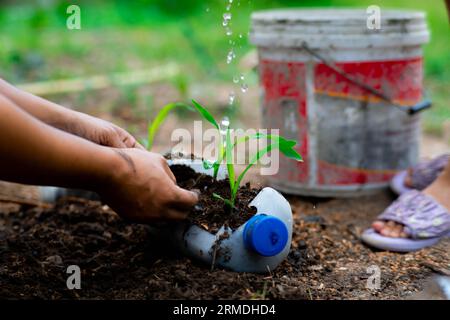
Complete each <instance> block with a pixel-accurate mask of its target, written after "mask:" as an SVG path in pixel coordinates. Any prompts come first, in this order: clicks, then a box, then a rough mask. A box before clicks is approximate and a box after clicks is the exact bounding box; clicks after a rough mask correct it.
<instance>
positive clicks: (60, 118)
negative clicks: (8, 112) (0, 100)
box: [0, 79, 77, 132]
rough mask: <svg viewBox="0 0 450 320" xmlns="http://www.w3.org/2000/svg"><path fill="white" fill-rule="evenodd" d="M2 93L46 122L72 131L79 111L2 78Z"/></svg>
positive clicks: (0, 82)
mask: <svg viewBox="0 0 450 320" xmlns="http://www.w3.org/2000/svg"><path fill="white" fill-rule="evenodd" d="M0 95H3V96H5V97H7V98H8V99H9V100H11V101H12V102H13V103H14V104H15V105H16V106H18V107H19V108H21V109H23V110H24V111H26V112H28V113H29V114H31V115H33V116H34V117H36V118H37V119H39V120H41V121H43V122H45V123H46V124H48V125H50V126H52V127H55V128H58V129H61V130H64V131H68V132H71V130H70V129H71V128H68V127H67V126H70V124H71V123H73V121H71V120H72V119H71V118H74V117H76V114H77V112H75V111H72V110H70V109H68V108H65V107H62V106H60V105H58V104H56V103H53V102H51V101H48V100H45V99H43V98H41V97H38V96H35V95H33V94H31V93H28V92H25V91H22V90H20V89H18V88H16V87H14V86H13V85H11V84H9V83H8V82H6V81H4V80H3V79H0Z"/></svg>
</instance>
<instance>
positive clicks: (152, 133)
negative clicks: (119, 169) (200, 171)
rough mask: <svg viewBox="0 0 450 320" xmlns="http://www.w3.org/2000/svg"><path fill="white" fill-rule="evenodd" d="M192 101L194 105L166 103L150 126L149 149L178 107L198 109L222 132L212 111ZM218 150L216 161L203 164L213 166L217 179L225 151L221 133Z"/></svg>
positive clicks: (208, 167) (207, 166) (207, 167)
mask: <svg viewBox="0 0 450 320" xmlns="http://www.w3.org/2000/svg"><path fill="white" fill-rule="evenodd" d="M192 103H193V107H192V106H190V105H188V104H185V103H169V104H168V105H166V106H165V107H163V108H162V109H161V111H160V112H159V113H158V114H157V115H156V117H155V119H154V120H153V122H152V123H151V124H150V125H149V126H148V138H147V149H148V150H151V148H152V147H153V142H154V139H155V135H156V133H157V132H158V129H159V127H160V126H161V124H162V123H163V122H164V120H166V118H167V117H168V116H169V114H170V112H171V111H172V110H174V109H176V108H185V109H188V110H191V111H197V112H198V113H199V114H200V115H201V116H202V117H203V119H205V120H206V121H208V122H209V123H211V124H212V125H213V127H214V128H215V129H217V130H218V131H219V132H220V125H219V124H218V123H217V121H216V120H215V119H214V117H213V116H212V115H211V113H210V112H209V111H208V110H206V109H205V108H204V107H203V106H202V105H200V104H199V103H198V102H197V101H195V100H192ZM217 150H218V154H219V156H218V157H217V158H218V159H217V160H216V161H214V163H210V162H209V161H207V160H205V161H204V162H203V166H204V167H205V169H211V168H213V177H214V179H217V174H218V172H219V168H220V163H221V162H222V160H221V158H220V155H222V153H223V142H222V137H221V135H219V140H218V142H217Z"/></svg>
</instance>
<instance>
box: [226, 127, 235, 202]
mask: <svg viewBox="0 0 450 320" xmlns="http://www.w3.org/2000/svg"><path fill="white" fill-rule="evenodd" d="M225 150H226V151H225V154H226V162H227V171H228V180H229V181H230V190H233V189H234V183H235V181H234V165H233V144H232V143H231V130H230V129H227V138H226V144H225ZM232 202H233V200H232Z"/></svg>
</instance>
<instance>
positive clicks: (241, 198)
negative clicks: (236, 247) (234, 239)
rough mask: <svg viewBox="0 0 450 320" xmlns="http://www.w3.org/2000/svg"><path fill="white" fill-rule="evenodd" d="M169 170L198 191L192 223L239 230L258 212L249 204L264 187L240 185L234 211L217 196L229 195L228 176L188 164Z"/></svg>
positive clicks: (185, 186) (188, 186)
mask: <svg viewBox="0 0 450 320" xmlns="http://www.w3.org/2000/svg"><path fill="white" fill-rule="evenodd" d="M170 169H171V170H172V172H173V173H174V175H175V177H176V178H177V184H178V185H179V186H180V187H182V188H185V189H188V190H198V191H199V202H198V204H197V205H196V206H195V207H194V208H193V209H192V210H191V211H190V212H189V215H188V219H189V220H190V221H191V222H192V223H194V224H196V225H199V226H202V227H203V228H205V229H206V230H208V231H210V232H212V233H215V232H217V231H218V229H219V228H220V227H221V226H223V225H225V226H228V227H230V228H232V229H236V228H238V227H239V226H241V225H242V224H243V223H245V222H246V221H247V220H248V219H250V218H251V217H252V216H253V215H254V214H255V213H256V208H254V207H249V204H250V202H251V201H252V200H253V198H255V196H256V195H257V194H258V192H259V191H260V190H261V189H256V188H252V187H251V186H250V183H247V184H245V185H243V186H241V187H240V188H239V191H238V193H237V197H236V202H235V208H234V209H233V210H231V209H230V207H229V206H228V205H226V204H225V203H224V202H223V201H222V200H220V199H217V198H215V197H214V194H218V195H220V196H221V197H222V198H224V199H229V198H230V185H229V181H228V179H224V180H214V178H213V177H211V176H209V175H205V174H200V173H197V172H195V171H194V170H193V169H191V168H190V167H188V166H185V165H172V166H170Z"/></svg>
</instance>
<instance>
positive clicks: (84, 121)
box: [61, 112, 144, 150]
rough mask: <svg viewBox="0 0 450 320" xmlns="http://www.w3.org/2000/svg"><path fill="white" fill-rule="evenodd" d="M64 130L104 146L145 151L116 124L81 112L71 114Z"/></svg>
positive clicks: (63, 126)
mask: <svg viewBox="0 0 450 320" xmlns="http://www.w3.org/2000/svg"><path fill="white" fill-rule="evenodd" d="M61 127H62V129H63V130H64V131H67V132H69V133H72V134H75V135H77V136H79V137H82V138H85V139H87V140H90V141H92V142H94V143H97V144H100V145H102V146H107V147H113V148H138V149H143V150H144V147H143V146H142V145H140V144H139V143H138V142H137V141H136V139H135V138H134V137H133V136H132V135H131V134H129V133H128V132H127V131H125V130H124V129H122V128H120V127H118V126H116V125H115V124H113V123H111V122H108V121H105V120H102V119H99V118H95V117H92V116H90V115H87V114H85V113H81V112H71V115H70V117H69V119H67V121H66V123H65V124H63V125H62V126H61Z"/></svg>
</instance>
